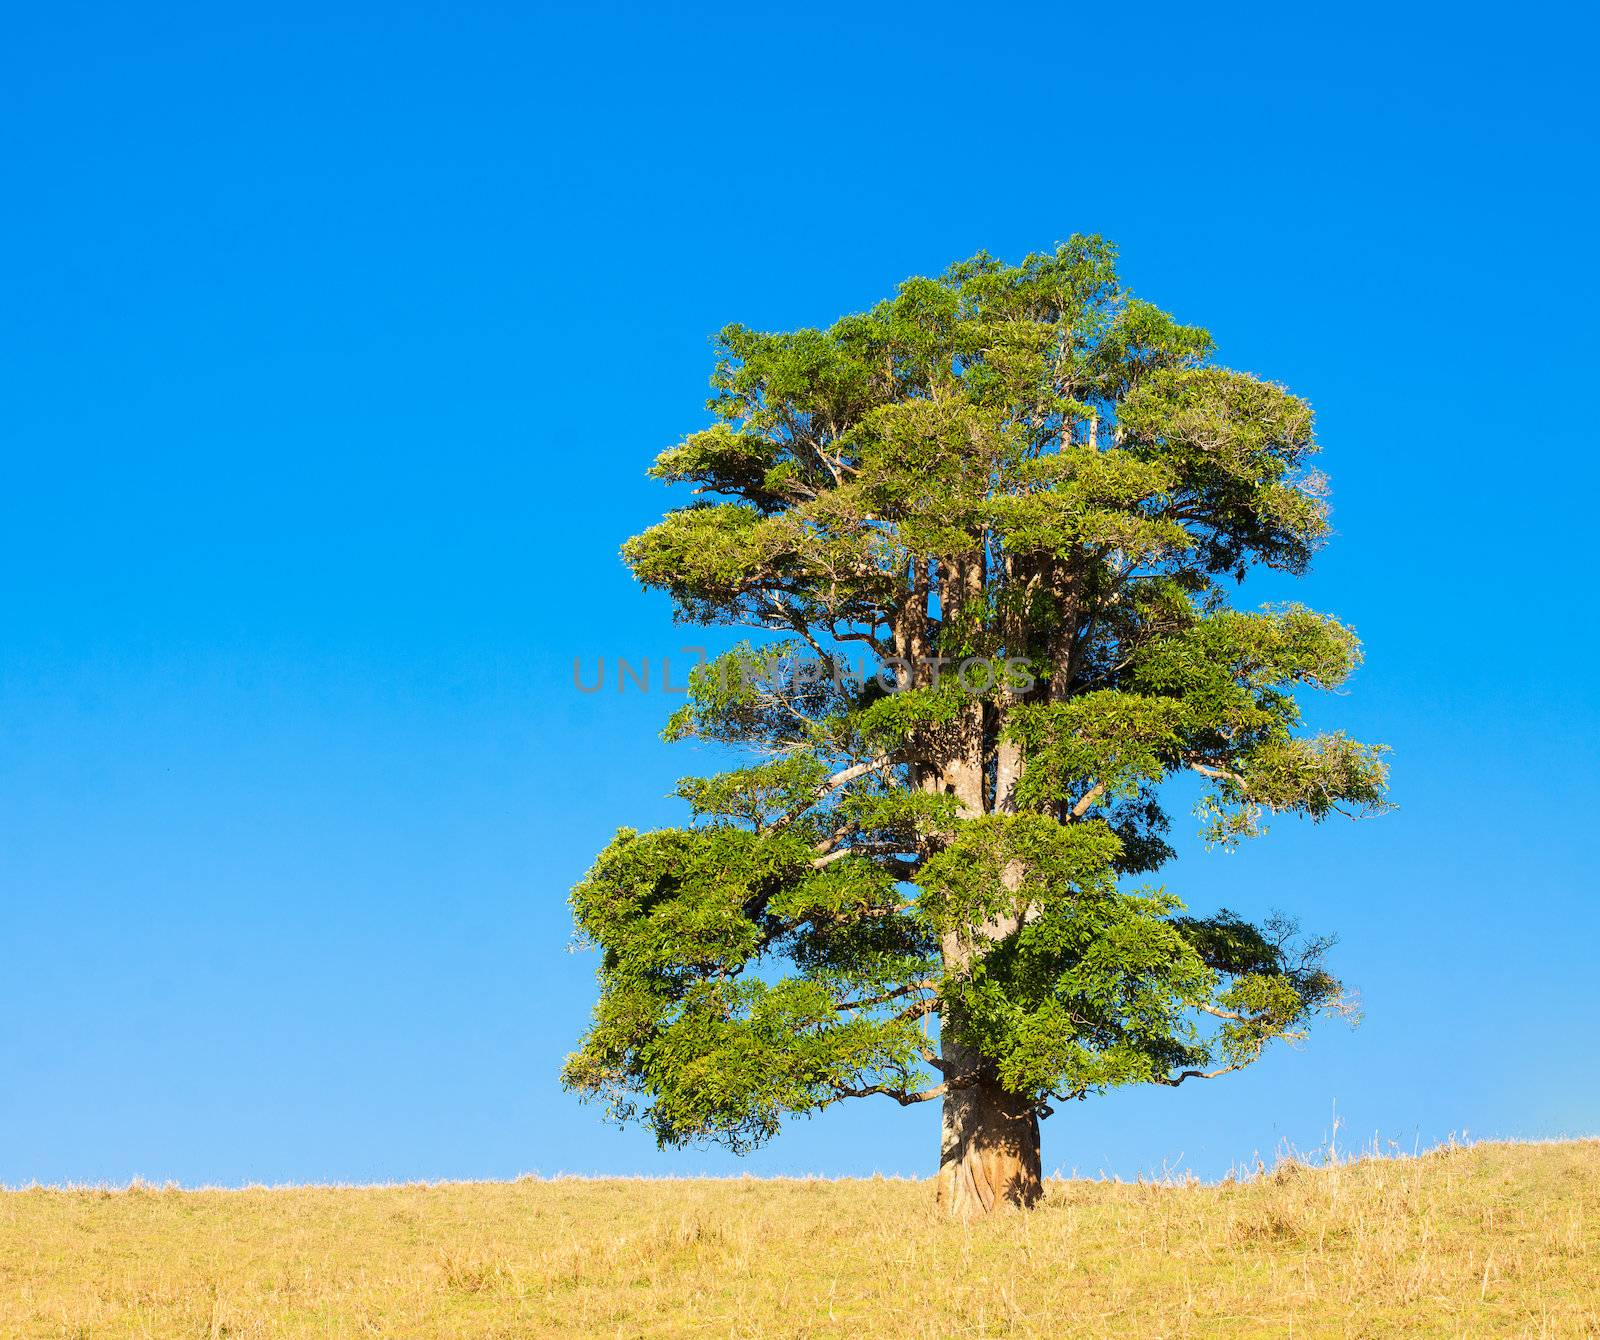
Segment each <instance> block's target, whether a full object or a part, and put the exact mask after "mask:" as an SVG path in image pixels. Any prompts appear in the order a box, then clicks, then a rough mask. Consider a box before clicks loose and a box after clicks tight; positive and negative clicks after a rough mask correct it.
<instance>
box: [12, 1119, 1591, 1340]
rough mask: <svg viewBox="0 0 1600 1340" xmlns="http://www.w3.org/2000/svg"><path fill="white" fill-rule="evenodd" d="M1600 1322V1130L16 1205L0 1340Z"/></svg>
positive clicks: (1175, 1331)
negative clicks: (1073, 1159)
mask: <svg viewBox="0 0 1600 1340" xmlns="http://www.w3.org/2000/svg"><path fill="white" fill-rule="evenodd" d="M1287 1335H1293V1336H1297V1337H1313V1336H1350V1337H1357V1336H1360V1337H1370V1336H1387V1335H1405V1336H1451V1337H1455V1336H1461V1337H1481V1336H1540V1337H1545V1336H1549V1337H1555V1336H1591V1335H1600V1142H1595V1141H1581V1142H1573V1143H1563V1144H1545V1145H1513V1144H1489V1145H1478V1146H1475V1147H1471V1148H1461V1147H1451V1148H1446V1149H1442V1150H1438V1151H1435V1152H1434V1153H1431V1154H1427V1155H1423V1156H1421V1157H1419V1158H1404V1159H1366V1160H1361V1161H1358V1162H1354V1163H1346V1164H1341V1165H1336V1166H1333V1167H1330V1168H1315V1167H1309V1166H1306V1165H1303V1164H1296V1165H1280V1167H1279V1168H1278V1169H1277V1170H1276V1171H1272V1172H1267V1173H1264V1174H1263V1175H1261V1176H1257V1177H1252V1178H1248V1179H1246V1180H1242V1181H1230V1182H1226V1183H1223V1184H1221V1185H1218V1186H1203V1185H1200V1184H1198V1183H1196V1182H1193V1181H1192V1180H1191V1181H1185V1182H1181V1183H1179V1182H1172V1183H1150V1182H1141V1183H1134V1184H1128V1183H1114V1182H1089V1181H1070V1182H1055V1183H1052V1184H1051V1185H1050V1189H1049V1192H1048V1195H1047V1196H1046V1199H1045V1202H1044V1204H1043V1205H1042V1206H1041V1207H1040V1208H1039V1209H1038V1210H1036V1211H1034V1212H1033V1213H1031V1214H1011V1215H1005V1216H1000V1217H997V1218H995V1219H992V1220H988V1221H985V1222H981V1223H976V1224H971V1225H963V1224H952V1223H948V1222H944V1221H942V1220H940V1219H939V1218H937V1217H936V1216H935V1214H934V1213H933V1209H932V1191H931V1188H930V1187H929V1185H928V1184H926V1183H917V1182H898V1181H884V1180H872V1181H850V1182H828V1181H761V1180H756V1179H746V1180H739V1181H632V1180H621V1179H618V1180H602V1181H586V1180H578V1179H561V1180H556V1181H537V1180H533V1179H528V1178H524V1179H520V1180H518V1181H516V1182H504V1183H453V1184H446V1185H418V1186H394V1187H357V1188H322V1187H300V1188H289V1189H282V1190H266V1189H248V1190H242V1191H179V1190H175V1189H159V1188H155V1187H151V1186H148V1185H143V1184H140V1185H135V1186H133V1187H130V1188H128V1189H126V1190H122V1191H105V1190H65V1191H62V1190H49V1189H33V1190H28V1191H14V1192H5V1193H0V1336H3V1337H6V1340H11V1338H12V1337H16V1338H17V1340H31V1337H79V1338H81V1340H97V1338H98V1337H124V1336H126V1337H135V1336H137V1337H156V1340H174V1338H176V1337H197V1338H198V1337H223V1336H226V1337H231V1338H233V1340H241V1338H243V1337H290V1336H306V1337H312V1336H315V1337H335V1336H337V1337H346V1336H351V1337H353V1336H384V1337H450V1338H451V1340H456V1338H458V1337H459V1338H462V1340H469V1338H470V1340H477V1338H478V1337H503V1338H504V1340H510V1338H511V1337H518V1338H519V1340H521V1338H523V1337H531V1336H672V1337H687V1336H706V1337H721V1336H734V1337H749V1338H750V1340H758V1338H765V1337H779V1336H783V1337H819V1338H820V1337H829V1336H840V1337H853V1336H896V1337H901V1336H904V1337H936V1336H937V1337H948V1336H1052V1337H1054V1336H1083V1337H1089V1336H1093V1337H1101V1336H1136V1337H1141V1338H1143V1337H1165V1336H1172V1337H1179V1336H1182V1337H1191V1336H1193V1337H1199V1336H1210V1337H1228V1338H1229V1340H1234V1338H1235V1337H1248V1336H1287Z"/></svg>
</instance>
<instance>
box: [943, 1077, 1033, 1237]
mask: <svg viewBox="0 0 1600 1340" xmlns="http://www.w3.org/2000/svg"><path fill="white" fill-rule="evenodd" d="M1043 1194H1044V1184H1043V1180H1042V1177H1041V1172H1040V1163H1039V1118H1038V1115H1037V1114H1036V1113H1035V1112H1034V1111H1032V1109H1031V1108H1030V1107H1029V1105H1028V1104H1027V1103H1026V1102H1025V1101H1024V1100H1023V1099H1021V1098H1018V1097H1016V1096H1015V1095H1013V1094H1009V1093H1007V1092H1006V1091H1005V1090H1004V1089H1002V1088H1000V1087H999V1086H998V1085H996V1084H989V1083H979V1084H975V1085H973V1086H972V1087H970V1088H966V1089H956V1090H954V1091H952V1092H951V1093H950V1094H948V1095H947V1096H946V1097H945V1100H944V1134H943V1140H942V1143H941V1146H940V1149H939V1187H938V1197H939V1208H940V1209H941V1210H943V1211H944V1212H945V1213H946V1214H949V1215H953V1216H956V1217H958V1218H962V1219H968V1218H974V1217H976V1216H978V1215H985V1214H989V1213H990V1212H991V1211H994V1210H998V1209H1005V1208H1007V1207H1011V1208H1014V1209H1026V1208H1027V1207H1029V1206H1030V1205H1034V1204H1036V1203H1037V1202H1038V1200H1039V1198H1040V1196H1042V1195H1043Z"/></svg>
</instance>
